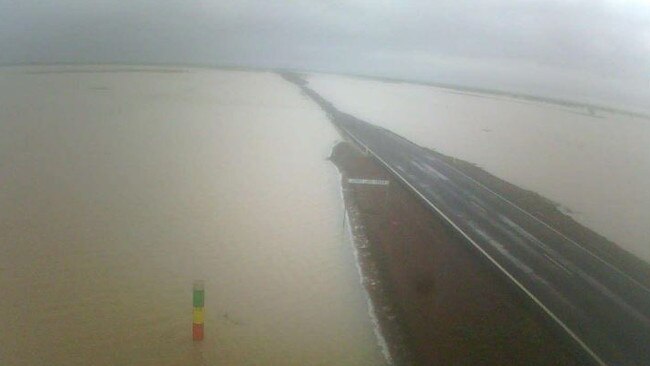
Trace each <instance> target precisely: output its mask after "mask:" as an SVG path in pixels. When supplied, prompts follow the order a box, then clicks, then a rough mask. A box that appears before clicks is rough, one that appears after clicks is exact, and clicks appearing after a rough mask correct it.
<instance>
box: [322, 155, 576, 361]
mask: <svg viewBox="0 0 650 366" xmlns="http://www.w3.org/2000/svg"><path fill="white" fill-rule="evenodd" d="M331 160H332V161H333V162H334V163H335V164H336V165H337V166H338V168H339V170H340V171H341V172H342V175H343V182H344V192H345V200H346V205H347V207H348V212H349V214H350V220H349V222H350V225H351V226H352V232H353V233H354V234H355V236H356V238H357V239H356V242H357V245H358V248H359V249H358V250H359V258H360V262H361V267H362V269H363V270H364V272H365V274H366V276H367V277H368V279H366V281H365V284H366V288H368V291H369V293H370V295H371V298H372V299H373V301H374V303H375V306H374V307H375V309H376V314H377V318H378V319H379V323H380V324H381V328H382V331H383V332H384V336H385V338H386V340H387V341H388V344H389V348H390V351H391V354H392V356H393V359H394V360H395V364H398V365H399V364H403V365H411V364H416V365H577V364H581V362H582V361H581V359H579V356H578V355H574V353H573V351H572V350H571V348H570V346H569V345H568V344H567V343H564V341H563V340H562V338H561V337H558V334H556V333H555V330H553V329H551V328H548V327H547V325H546V323H545V321H544V319H543V317H542V316H541V314H539V313H538V312H537V310H536V309H535V308H534V307H533V306H531V305H530V304H528V303H527V302H526V301H525V299H523V298H522V297H521V296H520V295H519V294H518V293H516V292H515V291H514V290H513V289H512V288H511V287H510V285H509V284H508V283H507V282H506V280H505V279H504V278H502V277H501V276H500V275H498V274H497V273H496V272H495V271H494V270H493V269H492V268H491V267H490V266H489V265H488V264H487V263H486V262H484V261H482V260H481V259H480V258H479V256H478V255H477V254H476V253H475V252H474V251H473V250H472V249H471V248H470V247H469V246H468V245H467V244H466V243H465V242H464V241H463V240H462V239H461V238H459V237H458V236H457V235H456V234H455V233H453V232H452V230H451V229H449V228H448V227H447V226H446V225H445V224H444V222H443V221H442V220H441V219H440V218H439V217H437V216H436V215H434V214H432V213H431V212H430V211H429V210H428V209H427V208H426V207H425V206H424V205H423V204H421V202H420V201H419V200H418V199H417V198H416V197H415V196H414V195H413V194H412V193H411V192H410V191H408V190H407V189H406V188H405V187H403V186H402V185H401V184H400V183H398V182H397V181H395V180H392V179H391V176H390V175H388V174H387V172H386V171H385V170H384V169H383V168H382V167H380V166H379V164H378V163H377V162H376V161H375V160H373V159H372V158H370V157H366V156H365V155H364V154H362V153H361V152H360V151H359V150H357V149H356V148H355V147H353V145H351V144H350V143H341V144H339V145H337V146H336V147H335V148H334V150H333V153H332V157H331ZM348 178H372V179H388V180H390V181H391V183H390V186H389V188H388V191H387V189H386V188H385V187H382V186H366V185H352V184H345V182H347V179H348Z"/></svg>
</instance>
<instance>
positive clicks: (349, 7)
mask: <svg viewBox="0 0 650 366" xmlns="http://www.w3.org/2000/svg"><path fill="white" fill-rule="evenodd" d="M110 62H120V63H134V64H146V63H172V64H208V65H217V64H222V65H223V64H236V65H241V66H254V67H284V68H298V69H305V70H317V71H328V72H341V73H352V74H365V75H375V76H387V77H394V78H406V79H415V80H420V81H433V82H443V83H454V84H461V85H469V86H479V87H487V88H496V89H501V90H513V91H521V92H526V93H531V94H536V95H542V96H550V97H556V98H564V99H572V100H579V101H592V102H596V103H605V104H609V105H615V106H620V107H627V108H631V109H636V110H642V111H645V112H648V111H650V1H645V0H637V1H620V0H619V1H614V0H610V1H596V0H593V1H503V0H488V1H472V2H463V1H433V0H431V1H426V0H422V1H416V0H400V1H398V0H350V1H342V0H331V1H317V0H304V1H300V0H285V1H271V0H240V1H235V0H233V1H224V0H196V1H192V0H124V1H117V0H113V1H101V0H58V1H57V0H49V1H41V0H15V1H9V0H0V64H22V63H110Z"/></svg>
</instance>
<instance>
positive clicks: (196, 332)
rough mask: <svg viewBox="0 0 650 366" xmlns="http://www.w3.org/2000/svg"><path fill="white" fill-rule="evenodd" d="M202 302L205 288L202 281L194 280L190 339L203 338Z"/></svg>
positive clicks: (197, 339)
mask: <svg viewBox="0 0 650 366" xmlns="http://www.w3.org/2000/svg"><path fill="white" fill-rule="evenodd" d="M204 303H205V290H204V286H203V281H200V280H199V281H194V284H193V286H192V305H193V309H192V340H195V341H202V340H203V322H204V320H205V316H204V311H203V306H204Z"/></svg>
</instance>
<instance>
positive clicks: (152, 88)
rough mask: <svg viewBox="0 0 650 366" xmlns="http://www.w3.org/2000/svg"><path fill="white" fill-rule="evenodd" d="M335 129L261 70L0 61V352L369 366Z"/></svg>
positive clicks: (53, 357)
mask: <svg viewBox="0 0 650 366" xmlns="http://www.w3.org/2000/svg"><path fill="white" fill-rule="evenodd" d="M337 139H338V136H337V134H336V132H335V131H334V129H333V128H332V127H331V125H330V124H329V122H328V121H327V119H326V117H325V116H324V115H323V114H322V112H321V111H320V110H319V108H318V107H317V106H316V105H315V104H313V103H312V102H310V101H309V100H307V99H306V98H304V97H302V96H301V95H300V94H299V91H298V89H297V88H296V87H294V86H293V85H292V84H289V83H287V82H285V81H284V80H282V79H281V78H280V77H279V76H277V75H274V74H268V73H246V72H233V71H228V72H227V71H209V70H200V69H187V70H186V69H182V70H177V69H158V68H143V69H140V70H134V69H130V68H117V69H116V68H111V67H92V68H89V67H87V68H78V67H50V68H5V69H3V70H1V71H0V174H1V176H0V179H1V182H0V184H1V185H0V207H1V209H0V253H1V254H0V364H2V365H157V366H158V365H381V364H383V363H384V358H383V356H382V354H381V350H380V348H379V346H378V342H377V339H376V337H375V335H374V333H373V331H374V330H373V323H372V321H371V319H370V316H369V315H368V303H367V297H366V295H365V293H364V292H363V289H362V286H361V284H360V282H359V274H358V272H357V269H356V266H355V263H354V257H353V249H352V246H351V245H350V243H349V241H348V239H347V237H346V236H345V233H344V231H343V230H342V227H341V225H342V214H343V213H342V207H343V203H342V201H341V194H340V186H339V184H340V183H339V175H338V173H337V171H336V169H335V167H334V165H332V164H331V163H329V162H328V161H326V160H325V158H326V157H327V156H328V155H329V152H330V148H331V147H332V146H333V143H334V142H335V141H336V140H337ZM195 279H203V280H204V281H205V296H206V303H205V312H206V320H205V331H206V336H205V340H204V341H203V342H200V343H199V342H196V343H195V342H192V340H191V322H192V299H191V294H192V282H193V280H195Z"/></svg>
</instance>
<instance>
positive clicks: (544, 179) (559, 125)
mask: <svg viewBox="0 0 650 366" xmlns="http://www.w3.org/2000/svg"><path fill="white" fill-rule="evenodd" d="M308 81H309V86H310V87H311V88H313V89H314V90H315V91H316V92H317V93H319V94H320V95H321V96H322V97H324V98H325V99H327V100H329V101H330V102H332V103H333V104H334V105H335V106H336V107H337V108H339V109H340V110H342V111H343V112H346V113H350V114H352V115H354V116H355V117H358V118H360V119H362V120H365V121H368V122H371V123H374V124H376V125H379V126H382V127H385V128H387V129H389V130H391V131H393V132H395V133H397V134H399V135H402V136H404V137H406V138H407V139H409V140H411V141H413V142H415V143H416V144H419V145H421V146H425V147H429V148H432V149H435V150H437V151H439V152H441V153H443V154H446V155H449V156H453V157H456V158H459V159H463V160H466V161H470V162H472V163H475V164H477V165H478V166H480V167H482V168H483V169H485V170H487V171H488V172H490V173H492V174H494V175H495V176H497V177H499V178H501V179H504V180H506V181H509V182H511V183H513V184H515V185H518V186H520V187H522V188H525V189H528V190H532V191H534V192H537V193H539V194H541V195H542V196H544V197H546V198H549V199H551V200H552V201H554V202H556V203H558V204H559V205H560V206H561V208H562V209H563V210H564V211H565V212H566V213H567V214H569V215H570V216H571V217H573V218H574V219H575V220H576V221H578V222H580V223H581V224H583V225H585V226H587V227H589V228H591V229H592V230H594V231H596V232H597V233H599V234H601V235H603V236H605V237H606V238H608V239H610V240H612V241H614V242H615V243H617V244H618V245H620V246H621V247H622V248H624V249H626V250H627V251H629V252H631V253H633V254H635V255H636V256H638V257H640V258H642V259H644V260H645V261H646V262H650V245H648V238H650V225H648V223H650V189H648V187H650V119H648V118H643V117H633V116H629V115H625V114H619V113H609V112H604V111H600V110H595V111H594V112H593V113H592V112H591V111H589V110H586V109H585V108H570V107H566V106H559V105H552V104H545V103H540V102H532V101H525V100H518V99H512V98H507V97H495V96H491V95H488V94H477V93H462V92H459V91H456V90H450V89H443V88H437V87H431V86H422V85H412V84H406V83H386V82H380V81H373V80H364V79H355V78H348V77H338V76H329V75H313V76H311V77H309V79H308Z"/></svg>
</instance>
